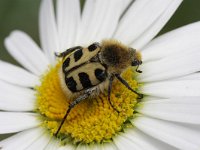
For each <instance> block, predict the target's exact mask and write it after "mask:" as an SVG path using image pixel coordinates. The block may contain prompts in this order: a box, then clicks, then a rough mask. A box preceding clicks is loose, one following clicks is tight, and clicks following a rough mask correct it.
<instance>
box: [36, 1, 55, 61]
mask: <svg viewBox="0 0 200 150" xmlns="http://www.w3.org/2000/svg"><path fill="white" fill-rule="evenodd" d="M39 31H40V41H41V46H42V49H43V50H44V52H45V54H46V56H47V57H48V58H49V60H50V62H51V63H54V62H55V55H54V52H55V51H59V42H58V41H59V40H58V31H57V27H56V21H55V14H54V7H53V2H52V0H42V2H41V6H40V13H39Z"/></svg>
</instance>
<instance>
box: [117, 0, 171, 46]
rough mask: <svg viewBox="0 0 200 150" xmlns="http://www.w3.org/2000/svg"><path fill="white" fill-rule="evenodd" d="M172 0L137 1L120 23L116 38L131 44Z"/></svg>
mask: <svg viewBox="0 0 200 150" xmlns="http://www.w3.org/2000/svg"><path fill="white" fill-rule="evenodd" d="M171 2H172V0H165V1H163V0H154V1H148V0H142V1H135V2H134V3H133V5H132V6H131V8H130V9H129V10H128V12H127V14H126V15H125V16H124V17H123V19H122V20H121V22H120V24H119V28H118V30H117V32H116V34H115V36H114V38H116V39H119V40H120V41H122V42H124V43H126V44H131V43H132V42H133V41H134V40H136V39H137V38H138V37H140V35H142V34H143V33H144V32H145V31H146V30H147V29H148V28H150V27H151V25H152V24H153V23H154V22H155V21H156V20H157V19H158V18H159V17H160V16H161V14H162V13H164V11H165V10H166V9H167V8H168V7H169V5H170V3H171Z"/></svg>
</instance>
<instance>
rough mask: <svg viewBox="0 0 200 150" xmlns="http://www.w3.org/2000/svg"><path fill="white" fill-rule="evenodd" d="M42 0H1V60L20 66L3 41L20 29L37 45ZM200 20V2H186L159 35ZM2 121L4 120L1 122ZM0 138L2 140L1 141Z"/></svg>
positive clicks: (194, 0) (186, 0) (189, 0)
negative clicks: (39, 11) (12, 32)
mask: <svg viewBox="0 0 200 150" xmlns="http://www.w3.org/2000/svg"><path fill="white" fill-rule="evenodd" d="M39 5H40V0H0V59H1V60H4V61H8V62H11V63H15V64H18V63H17V62H16V61H15V60H14V59H12V57H11V56H10V55H9V54H8V53H7V52H6V49H5V47H4V44H3V41H4V38H5V37H6V36H8V35H9V33H10V32H11V31H12V30H15V29H19V30H22V31H25V32H26V33H27V34H29V35H30V36H31V37H32V38H33V39H34V40H35V41H36V42H37V43H39V35H38V10H39ZM199 20H200V0H184V2H183V3H182V5H181V6H180V7H179V9H178V10H177V11H176V13H175V14H174V16H173V17H172V18H171V20H170V21H169V22H168V23H167V25H166V26H165V27H164V28H163V30H162V31H161V32H160V33H159V34H162V33H165V32H167V31H170V30H172V29H174V28H177V27H180V26H183V25H185V24H188V23H191V22H195V21H199ZM1 121H2V120H1ZM1 138H2V137H1V136H0V140H1Z"/></svg>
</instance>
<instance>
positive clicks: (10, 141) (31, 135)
mask: <svg viewBox="0 0 200 150" xmlns="http://www.w3.org/2000/svg"><path fill="white" fill-rule="evenodd" d="M42 134H43V131H42V130H41V129H40V128H33V129H29V130H27V131H23V132H20V133H17V134H15V135H13V136H11V137H9V138H7V139H5V140H3V141H1V142H0V147H2V149H3V150H14V149H18V150H23V149H26V147H27V146H28V145H30V144H31V143H32V142H34V141H35V140H36V139H38V138H39V137H40V136H41V135H42Z"/></svg>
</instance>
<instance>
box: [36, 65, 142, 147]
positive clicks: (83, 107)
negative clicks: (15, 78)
mask: <svg viewBox="0 0 200 150" xmlns="http://www.w3.org/2000/svg"><path fill="white" fill-rule="evenodd" d="M60 67H61V63H60V62H59V63H58V64H57V65H55V66H54V67H51V68H50V69H49V71H48V72H47V73H46V74H45V75H44V76H43V77H42V79H41V85H40V86H38V87H36V90H37V95H36V98H37V101H36V102H37V103H36V107H37V110H38V112H39V113H40V114H41V119H42V120H43V126H44V127H45V128H47V129H48V130H49V131H50V133H51V135H53V134H54V133H55V132H56V131H57V129H58V127H59V125H60V122H61V120H62V119H63V117H64V115H65V113H66V110H67V108H68V106H69V104H70V102H71V101H70V100H69V99H68V98H67V96H66V94H65V93H63V90H62V89H61V85H60V80H59V75H58V71H59V69H60ZM133 75H134V72H133V71H132V69H131V68H130V69H128V70H127V71H126V72H124V73H123V77H124V79H125V80H126V81H127V82H128V83H129V85H130V86H131V87H132V88H133V89H135V88H137V86H138V85H137V82H136V81H135V80H134V79H133ZM111 101H112V103H113V105H114V107H115V108H116V109H117V110H118V111H119V113H118V112H117V111H116V110H115V109H113V108H112V107H111V106H110V104H109V101H108V96H107V91H105V92H104V93H101V94H100V95H99V96H97V97H96V98H93V99H86V100H84V101H82V102H81V103H80V104H78V105H76V106H75V107H74V108H73V109H72V110H71V112H70V114H69V116H68V117H67V119H66V121H65V123H64V125H63V126H62V129H61V130H60V132H59V135H60V137H62V139H63V138H64V139H70V140H72V141H73V142H74V143H77V142H82V143H94V142H98V143H100V142H104V141H109V140H111V139H112V137H113V136H114V135H115V134H116V133H118V132H120V131H121V130H122V129H123V128H124V127H125V126H126V125H127V124H126V122H127V121H128V119H129V118H130V117H132V116H133V112H134V109H133V107H134V105H135V104H136V102H137V95H136V94H135V93H133V92H131V91H130V90H128V89H127V88H126V87H125V86H124V85H123V84H121V83H120V82H118V81H116V82H114V84H113V88H112V94H111Z"/></svg>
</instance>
